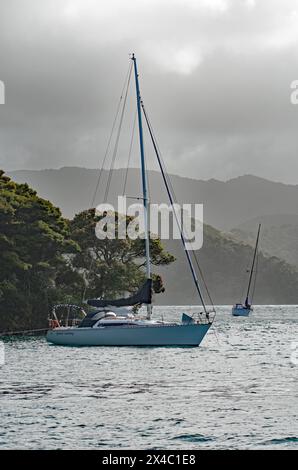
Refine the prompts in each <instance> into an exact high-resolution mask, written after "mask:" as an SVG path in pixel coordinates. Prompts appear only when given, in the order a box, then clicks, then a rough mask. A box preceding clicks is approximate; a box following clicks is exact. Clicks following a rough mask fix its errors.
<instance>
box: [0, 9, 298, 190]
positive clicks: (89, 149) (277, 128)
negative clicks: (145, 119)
mask: <svg viewBox="0 0 298 470" xmlns="http://www.w3.org/2000/svg"><path fill="white" fill-rule="evenodd" d="M132 51H134V52H135V53H136V55H137V58H138V64H139V72H140V80H141V88H142V96H143V99H144V102H145V104H146V106H147V109H148V112H149V114H150V117H151V121H152V123H153V126H154V129H155V132H156V134H157V137H158V142H159V145H160V147H161V149H162V153H163V156H164V159H165V161H166V163H167V167H168V170H169V171H171V172H173V173H176V174H181V175H188V176H193V177H196V178H202V179H209V178H218V179H223V180H226V179H228V178H231V177H235V176H238V175H242V174H247V173H252V174H255V175H259V176H263V177H267V178H270V179H274V180H278V181H284V182H287V183H298V105H296V106H295V105H293V104H291V101H290V94H291V88H290V84H291V82H292V81H293V80H295V79H298V0H283V1H281V0H1V3H0V80H2V81H3V82H4V83H5V87H6V104H5V105H0V167H2V168H4V169H6V170H13V169H24V168H27V169H39V168H59V167H61V166H71V165H72V166H85V167H91V168H94V167H96V168H97V167H98V166H100V164H101V161H102V158H103V154H104V150H105V147H106V144H107V140H108V136H109V132H110V129H111V124H112V121H113V117H114V114H115V109H116V107H117V103H118V100H119V96H120V93H121V88H122V85H123V81H124V78H125V75H126V73H127V68H128V65H129V53H130V52H132ZM132 99H133V90H132V91H131V96H130V100H132ZM133 106H134V105H133V104H132V103H131V104H130V105H129V106H128V110H127V111H128V112H127V117H126V118H125V119H126V120H125V125H124V132H123V135H122V139H121V141H120V151H119V158H118V159H117V164H116V166H123V165H125V164H126V163H125V162H126V161H127V156H128V148H129V139H130V135H131V128H132V122H133V115H134V111H133V109H132V107H133ZM130 107H131V109H130ZM136 151H137V146H136V145H135V149H134V154H135V155H133V157H132V161H131V163H132V165H133V166H136V159H137V154H136ZM148 158H149V165H150V166H151V167H153V165H154V163H153V161H152V163H151V156H150V153H148Z"/></svg>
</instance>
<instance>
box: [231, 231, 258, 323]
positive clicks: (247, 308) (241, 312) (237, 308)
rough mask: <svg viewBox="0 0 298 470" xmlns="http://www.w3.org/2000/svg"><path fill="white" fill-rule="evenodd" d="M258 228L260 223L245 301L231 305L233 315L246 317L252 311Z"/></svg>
mask: <svg viewBox="0 0 298 470" xmlns="http://www.w3.org/2000/svg"><path fill="white" fill-rule="evenodd" d="M260 230H261V224H259V228H258V233H257V238H256V244H255V249H254V254H253V260H252V265H251V269H250V271H249V280H248V287H247V292H246V297H245V302H244V303H237V304H235V305H234V306H233V308H232V315H233V316H234V317H248V316H249V314H250V312H252V311H253V308H252V300H253V293H254V285H255V282H256V275H257V271H256V269H255V266H256V259H257V253H258V245H259V238H260ZM253 277H254V283H253V289H252V281H253Z"/></svg>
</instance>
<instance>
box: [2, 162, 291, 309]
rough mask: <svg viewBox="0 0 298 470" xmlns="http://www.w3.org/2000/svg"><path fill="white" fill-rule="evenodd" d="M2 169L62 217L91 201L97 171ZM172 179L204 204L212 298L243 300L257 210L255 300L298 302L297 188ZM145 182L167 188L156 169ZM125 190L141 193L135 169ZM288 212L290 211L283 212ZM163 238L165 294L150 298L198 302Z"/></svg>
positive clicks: (183, 194)
mask: <svg viewBox="0 0 298 470" xmlns="http://www.w3.org/2000/svg"><path fill="white" fill-rule="evenodd" d="M8 174H9V176H11V177H12V178H13V179H14V180H16V181H18V182H27V183H28V184H29V185H30V186H32V187H33V188H35V189H36V190H37V191H38V193H39V194H40V195H41V196H42V197H44V198H46V199H50V200H51V201H52V202H53V203H54V204H55V205H57V206H59V207H60V208H61V209H62V211H63V214H64V215H65V216H67V217H72V216H73V215H74V214H75V213H78V212H80V211H81V210H83V209H86V208H89V207H90V205H91V201H92V196H93V193H94V189H95V186H96V182H97V179H98V171H97V170H92V169H84V168H61V169H60V170H40V171H29V170H24V171H15V172H10V173H8ZM107 176H108V174H107V172H106V171H104V172H103V174H102V180H101V184H100V187H99V193H98V196H97V199H96V203H100V202H102V199H103V190H104V187H105V182H106V180H107ZM124 179H125V170H123V169H119V170H115V171H114V173H113V177H112V182H111V191H110V193H109V198H108V200H109V202H111V203H114V204H115V199H116V196H117V195H118V194H122V192H123V182H124ZM171 181H172V184H173V187H174V189H175V193H176V196H177V200H178V201H179V202H184V203H188V202H199V203H204V221H205V223H206V224H207V225H206V226H205V228H204V245H203V248H202V249H201V250H200V251H199V252H198V256H199V260H200V265H201V267H202V269H203V272H204V274H205V278H206V281H207V284H208V287H209V289H210V291H211V293H212V296H213V300H214V302H215V303H218V304H231V303H233V302H235V301H239V300H241V299H242V298H243V294H244V288H245V286H246V281H247V274H246V268H247V266H248V264H249V263H250V261H251V257H252V247H251V246H250V245H249V244H251V243H252V241H253V240H254V237H255V231H256V225H257V222H258V220H261V221H262V222H263V221H264V219H263V218H262V217H263V216H264V214H267V215H266V218H267V219H266V220H267V222H268V227H267V228H266V227H264V231H263V232H262V240H261V246H262V247H263V250H264V252H265V254H267V256H263V255H260V258H259V274H258V282H257V288H256V295H255V302H256V303H263V304H268V303H269V304H287V303H288V304H291V303H292V304H297V303H298V288H297V287H298V273H297V270H296V269H295V267H294V266H291V265H290V264H288V263H292V264H296V260H297V259H298V255H297V246H298V243H297V246H296V242H295V233H298V231H296V228H295V227H296V226H297V228H298V204H297V201H298V187H297V186H291V185H285V184H282V183H275V182H271V181H267V180H264V179H262V178H258V177H255V176H242V177H239V178H235V179H232V180H230V181H227V182H222V181H217V180H209V181H201V180H195V179H190V178H184V177H180V176H174V175H172V176H171ZM149 186H150V193H151V200H152V201H153V202H163V201H167V199H166V194H165V192H164V190H162V189H161V188H163V184H162V180H161V176H160V174H159V173H157V172H152V171H151V172H149ZM125 193H126V194H127V195H128V196H131V197H135V196H139V195H140V194H141V187H140V176H139V170H136V169H131V170H129V172H128V177H127V187H126V191H125ZM289 213H292V214H293V216H287V215H284V214H289ZM276 214H281V215H279V216H276ZM270 217H271V218H272V221H274V223H273V222H272V223H273V225H272V224H271V225H270V223H269V220H270ZM250 219H251V220H250ZM248 220H249V222H247V221H248ZM242 224H243V225H242ZM274 224H275V225H274ZM212 226H214V227H216V228H212ZM235 227H236V228H235ZM272 227H276V228H274V229H273V228H272ZM233 228H234V229H233ZM267 229H268V233H267V232H266V230H267ZM221 230H225V231H226V232H227V231H229V230H231V233H222V232H221ZM286 233H287V234H288V235H287V236H286V235H285V234H286ZM286 238H287V242H286ZM289 239H290V240H291V242H290V243H288V240H289ZM243 241H244V243H243ZM164 244H165V246H166V248H167V249H168V250H170V251H171V252H172V253H173V254H174V255H175V256H176V258H177V261H176V262H175V263H173V265H172V266H169V267H168V268H165V267H163V268H160V269H159V272H161V273H162V275H163V278H164V282H165V286H166V292H165V293H164V294H160V295H159V296H158V297H157V300H158V303H161V304H164V305H166V304H168V305H169V304H173V305H179V304H180V305H182V304H197V303H198V297H197V294H196V292H195V290H194V287H193V283H192V280H191V276H190V273H189V270H188V266H187V264H186V262H185V255H184V253H183V250H182V249H181V246H180V242H179V241H177V240H176V241H167V242H165V241H164ZM295 250H296V251H295ZM294 251H295V253H296V254H295V255H293V253H294ZM271 255H274V256H273V257H272V256H271ZM278 257H280V258H283V259H285V260H287V261H288V263H286V262H285V261H281V260H280V259H278ZM294 260H295V261H294ZM293 261H294V262H293ZM297 265H298V264H297Z"/></svg>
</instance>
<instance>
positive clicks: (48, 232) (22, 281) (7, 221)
mask: <svg viewBox="0 0 298 470" xmlns="http://www.w3.org/2000/svg"><path fill="white" fill-rule="evenodd" d="M117 217H118V216H117ZM96 221H97V219H96V217H95V212H94V210H88V211H84V212H81V213H80V214H78V215H76V216H75V217H74V219H73V220H72V221H68V220H66V219H64V218H63V217H62V215H61V212H60V209H58V208H57V207H54V206H53V205H52V204H51V202H49V201H46V200H44V199H42V198H40V197H39V196H38V195H37V193H36V192H35V191H34V190H33V189H31V188H30V187H29V186H28V185H27V184H17V183H15V182H13V181H11V180H10V178H8V177H7V176H5V175H4V172H3V171H1V170H0V331H8V330H22V329H30V328H45V327H46V326H47V317H48V313H49V309H50V308H51V307H52V305H53V304H55V303H61V302H68V303H80V302H81V301H82V297H83V295H84V294H85V295H86V296H91V297H106V298H107V297H109V298H111V297H117V296H118V295H122V294H123V293H124V292H133V291H135V290H136V289H137V288H138V287H139V286H140V285H141V284H142V282H143V281H144V269H143V266H144V254H145V244H144V240H139V239H137V240H135V241H133V240H130V239H125V240H119V239H115V240H108V239H106V240H98V239H97V238H96V236H95V224H96ZM128 222H129V219H127V223H128ZM150 244H151V253H152V263H153V264H154V265H156V266H160V265H167V264H169V263H171V262H172V261H174V257H173V256H172V255H170V254H169V253H167V252H165V251H164V250H163V247H162V245H161V243H160V240H158V239H152V240H151V241H150ZM153 280H154V281H155V283H154V284H155V286H157V287H156V292H162V291H163V289H162V282H160V281H156V275H155V276H154V277H153ZM86 287H87V289H86Z"/></svg>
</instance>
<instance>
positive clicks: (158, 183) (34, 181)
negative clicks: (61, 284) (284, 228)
mask: <svg viewBox="0 0 298 470" xmlns="http://www.w3.org/2000/svg"><path fill="white" fill-rule="evenodd" d="M125 171H126V170H124V169H118V170H114V172H113V177H112V181H111V191H110V194H109V201H111V202H112V203H114V202H115V197H116V195H118V194H122V191H123V182H124V180H125ZM98 174H99V171H98V170H94V169H86V168H77V167H64V168H61V169H59V170H39V171H33V170H19V171H13V172H8V175H9V176H11V177H12V178H13V179H14V180H15V181H17V182H27V183H28V184H29V185H30V186H33V187H34V188H36V190H37V191H38V193H39V194H40V195H41V196H42V197H44V198H46V199H49V200H51V201H53V203H54V204H57V205H58V206H60V207H61V209H62V212H63V214H64V215H65V216H66V217H72V216H73V215H74V214H75V213H76V212H79V211H80V210H82V209H86V208H88V207H90V205H91V201H92V196H93V192H94V189H95V186H96V181H97V178H98ZM106 180H107V171H104V172H103V174H102V180H101V184H100V188H99V192H98V197H97V199H96V203H97V204H98V203H100V202H102V199H103V194H104V192H103V191H104V187H105V182H106ZM171 181H172V183H173V187H174V189H175V193H176V195H177V199H178V201H179V202H180V203H183V202H184V203H188V202H192V203H195V202H196V203H203V204H204V221H205V222H206V223H207V224H209V225H211V226H213V227H216V228H218V229H220V230H226V231H227V230H230V229H232V228H234V227H236V226H238V225H240V224H242V223H244V222H246V221H247V220H250V219H253V218H255V217H260V216H263V215H265V214H266V215H275V214H296V215H298V204H297V202H298V186H294V185H286V184H283V183H276V182H272V181H268V180H265V179H263V178H259V177H256V176H251V175H247V176H240V177H238V178H234V179H231V180H229V181H227V182H223V181H218V180H213V179H212V180H208V181H202V180H196V179H191V178H184V177H180V176H175V175H171ZM149 183H150V189H151V196H152V200H153V201H154V202H162V201H167V197H166V193H165V191H164V190H163V187H164V186H163V184H162V180H161V175H160V174H159V173H158V172H155V171H150V172H149ZM140 193H141V186H140V174H139V170H137V169H130V170H129V172H128V178H127V188H126V194H127V195H129V196H137V195H140Z"/></svg>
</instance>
